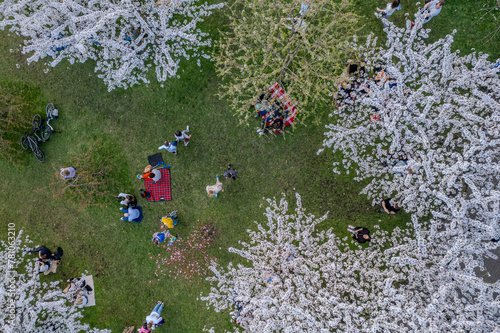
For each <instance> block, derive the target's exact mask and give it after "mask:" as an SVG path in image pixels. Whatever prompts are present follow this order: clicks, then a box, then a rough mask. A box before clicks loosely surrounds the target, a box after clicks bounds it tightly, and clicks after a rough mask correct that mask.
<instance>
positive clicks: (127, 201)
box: [115, 193, 137, 207]
mask: <svg viewBox="0 0 500 333" xmlns="http://www.w3.org/2000/svg"><path fill="white" fill-rule="evenodd" d="M115 198H117V199H118V201H120V205H124V206H125V207H129V206H130V207H135V206H137V199H136V197H135V196H133V195H132V194H127V193H120V194H118V195H117V196H115ZM120 198H123V200H121V199H120Z"/></svg>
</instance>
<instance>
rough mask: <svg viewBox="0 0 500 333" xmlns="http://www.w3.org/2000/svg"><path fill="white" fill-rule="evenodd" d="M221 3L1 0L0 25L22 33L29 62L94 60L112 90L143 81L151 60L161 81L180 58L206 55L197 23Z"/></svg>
mask: <svg viewBox="0 0 500 333" xmlns="http://www.w3.org/2000/svg"><path fill="white" fill-rule="evenodd" d="M222 6H223V4H222V3H221V4H215V5H208V4H206V3H205V4H202V5H198V4H196V1H195V0H158V1H153V0H146V1H138V0H118V1H107V0H90V1H83V0H62V1H54V0H5V1H3V2H1V3H0V29H5V28H8V29H9V31H12V32H14V33H16V34H19V35H21V36H23V37H26V40H25V45H24V47H23V49H22V52H23V53H28V54H29V58H28V63H31V62H37V61H39V60H41V59H45V58H47V57H49V58H52V60H51V61H50V62H49V65H50V66H52V67H54V66H56V65H57V64H58V63H59V62H61V60H63V59H67V60H68V61H69V62H70V63H71V64H73V63H74V62H85V61H87V60H88V59H92V60H95V61H96V67H95V71H96V72H99V73H100V74H99V75H98V76H99V77H100V78H102V79H103V80H104V82H105V83H106V84H107V86H108V90H109V91H111V90H113V89H115V88H116V87H123V88H127V87H130V86H133V85H134V84H139V83H140V81H143V82H146V83H148V82H149V80H148V78H147V77H148V75H147V73H148V67H149V66H150V65H151V64H154V68H155V72H156V76H157V79H158V81H160V82H163V81H165V80H167V78H168V77H172V76H176V73H177V70H178V69H179V62H180V59H181V58H185V59H186V60H189V59H190V58H191V57H193V54H199V55H201V56H202V57H205V58H206V57H208V56H207V55H206V54H204V52H203V47H204V46H209V45H210V43H211V41H210V39H206V38H205V37H206V36H207V35H208V34H206V33H203V32H201V31H200V30H199V29H198V28H197V24H198V23H199V22H202V21H203V18H204V17H206V16H208V15H210V14H211V13H212V11H213V10H215V9H218V8H221V7H222ZM200 48H201V49H200Z"/></svg>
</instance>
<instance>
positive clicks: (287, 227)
mask: <svg viewBox="0 0 500 333" xmlns="http://www.w3.org/2000/svg"><path fill="white" fill-rule="evenodd" d="M268 202H269V207H267V208H266V214H265V215H266V217H267V222H266V223H264V224H260V223H257V230H248V233H249V238H250V239H249V241H248V242H242V241H240V245H241V247H242V248H241V249H235V248H230V249H229V251H230V252H233V253H235V254H238V255H239V256H240V257H242V258H243V259H246V260H239V262H245V261H248V264H246V265H245V264H238V265H233V264H232V263H230V264H229V265H228V267H227V269H223V268H220V266H218V267H216V266H213V267H212V270H213V272H214V273H215V277H213V278H208V280H210V281H213V284H212V288H211V291H210V293H209V294H208V295H207V296H204V297H203V296H202V297H201V299H202V300H204V301H205V302H206V303H207V305H209V306H211V307H213V308H214V309H215V311H217V312H219V311H226V312H230V313H231V314H232V315H233V317H235V320H236V323H238V324H239V325H241V326H243V328H245V329H246V330H248V331H249V332H304V331H307V332H332V331H335V332H431V331H434V332H462V331H470V332H493V331H494V330H495V329H496V328H498V325H499V324H500V318H499V316H498V313H499V310H500V303H499V295H498V292H499V291H500V284H499V283H498V282H497V283H495V284H488V283H485V282H483V281H482V280H481V279H480V278H478V277H476V276H475V273H474V267H477V266H481V262H482V258H483V257H484V255H489V256H491V255H492V254H491V252H489V251H490V250H491V249H493V248H494V246H495V245H494V243H491V242H489V243H486V244H485V245H482V246H480V247H481V248H482V252H481V251H477V249H464V248H463V247H460V246H453V247H451V246H452V245H453V244H457V242H456V239H457V236H456V235H454V234H453V232H451V230H450V232H449V233H445V234H443V233H442V231H438V230H437V229H436V228H435V226H436V223H437V222H436V221H435V220H433V221H432V222H431V223H421V222H419V221H418V220H417V217H416V216H415V215H414V216H413V219H412V222H411V223H408V227H407V228H406V230H402V229H400V228H395V229H394V230H393V232H392V233H391V234H389V233H388V232H387V231H382V230H380V229H379V228H378V226H377V227H376V228H375V227H374V228H373V229H375V232H373V233H372V234H371V236H372V241H371V244H370V246H369V247H367V248H362V247H361V246H360V245H358V244H357V243H355V242H354V240H351V243H352V245H351V247H350V246H349V242H347V241H346V239H342V240H341V239H340V238H339V237H337V236H336V235H335V233H334V230H332V229H328V230H326V231H319V232H317V231H315V229H316V226H317V225H318V224H319V223H326V222H324V221H325V220H327V215H324V216H322V217H319V218H316V217H315V216H314V215H310V214H306V213H305V209H304V208H303V207H302V204H301V198H300V196H299V195H298V194H297V208H296V209H295V213H290V212H289V208H288V204H287V201H286V200H285V198H283V199H281V201H280V202H279V203H277V202H276V201H275V200H268ZM372 231H373V230H372ZM354 243H355V244H354ZM480 247H477V248H480ZM290 250H292V251H293V252H294V253H293V255H292V256H291V257H290V256H289V254H290ZM448 251H452V252H453V254H452V258H451V259H452V260H444V259H445V258H447V257H446V255H444V254H445V253H447V252H448Z"/></svg>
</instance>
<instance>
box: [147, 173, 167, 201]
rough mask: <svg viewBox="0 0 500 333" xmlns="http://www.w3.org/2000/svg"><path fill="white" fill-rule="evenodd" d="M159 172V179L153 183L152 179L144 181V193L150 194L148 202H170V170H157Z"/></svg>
mask: <svg viewBox="0 0 500 333" xmlns="http://www.w3.org/2000/svg"><path fill="white" fill-rule="evenodd" d="M159 170H160V172H161V179H160V180H159V181H157V182H156V183H153V180H152V179H149V178H147V179H145V180H144V186H145V187H146V191H149V192H150V193H151V196H150V197H149V198H148V201H168V200H172V185H171V183H170V170H168V169H167V168H164V169H159Z"/></svg>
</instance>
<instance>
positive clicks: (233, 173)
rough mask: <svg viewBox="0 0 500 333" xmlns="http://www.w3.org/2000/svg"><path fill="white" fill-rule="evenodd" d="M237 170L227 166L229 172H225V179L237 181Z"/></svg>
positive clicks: (229, 165)
mask: <svg viewBox="0 0 500 333" xmlns="http://www.w3.org/2000/svg"><path fill="white" fill-rule="evenodd" d="M236 173H237V172H236V170H235V169H233V168H232V167H231V164H228V165H227V171H226V172H224V178H226V179H230V178H231V179H234V180H236Z"/></svg>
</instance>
